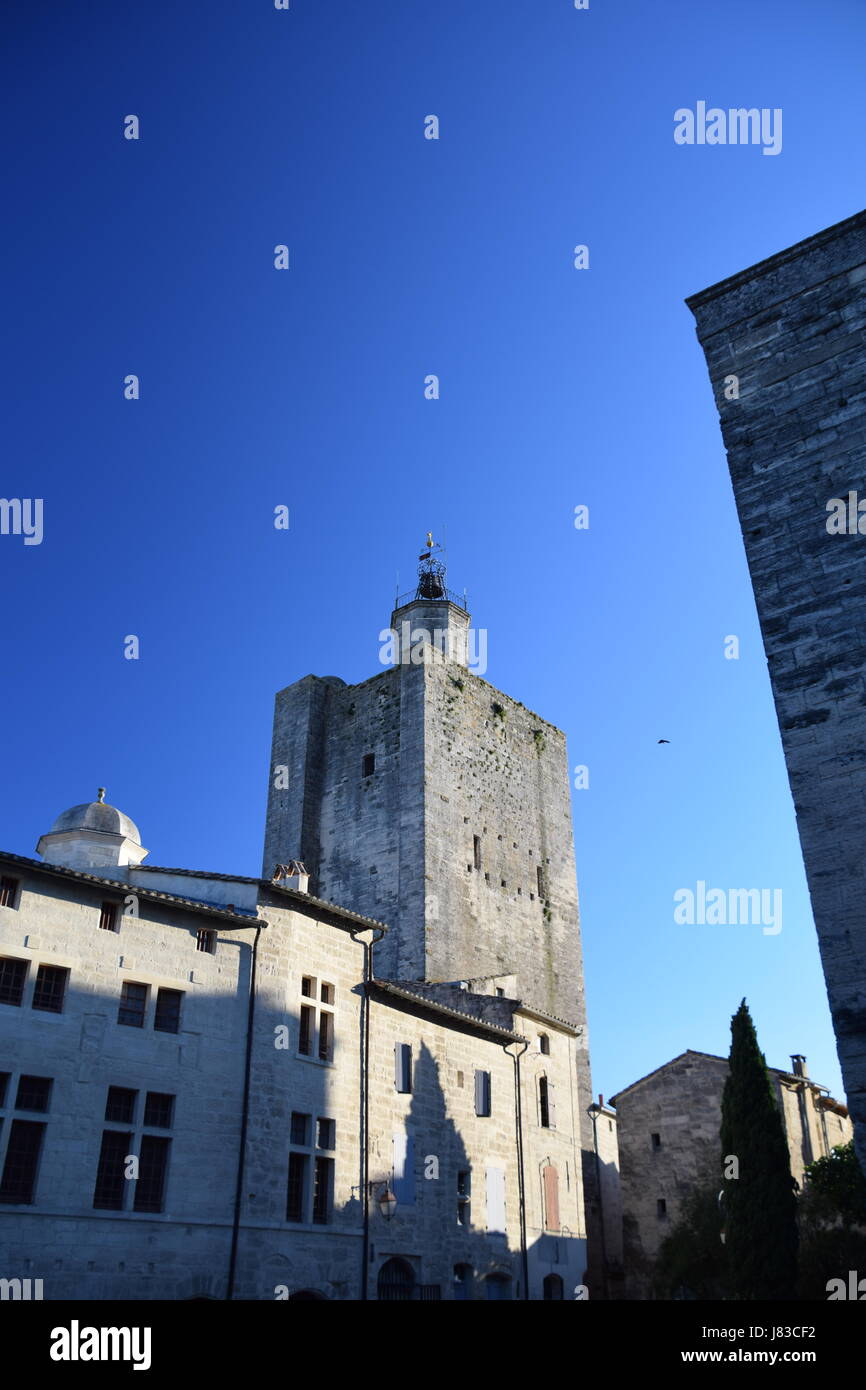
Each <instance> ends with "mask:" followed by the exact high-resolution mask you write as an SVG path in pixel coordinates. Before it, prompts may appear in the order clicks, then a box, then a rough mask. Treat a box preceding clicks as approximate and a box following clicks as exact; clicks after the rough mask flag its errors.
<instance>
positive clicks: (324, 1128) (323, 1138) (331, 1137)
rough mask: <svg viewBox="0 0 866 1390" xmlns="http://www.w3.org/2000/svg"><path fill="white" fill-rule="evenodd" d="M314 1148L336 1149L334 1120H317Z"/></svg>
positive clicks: (335, 1125) (335, 1123)
mask: <svg viewBox="0 0 866 1390" xmlns="http://www.w3.org/2000/svg"><path fill="white" fill-rule="evenodd" d="M316 1147H317V1148H319V1149H335V1148H336V1147H337V1122H336V1120H324V1119H320V1120H319V1126H318V1133H317V1135H316Z"/></svg>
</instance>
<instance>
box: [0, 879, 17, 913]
mask: <svg viewBox="0 0 866 1390" xmlns="http://www.w3.org/2000/svg"><path fill="white" fill-rule="evenodd" d="M19 882H20V880H19V879H17V878H7V876H6V875H5V874H3V876H2V877H0V907H14V906H15V904H16V901H17V898H18V885H19Z"/></svg>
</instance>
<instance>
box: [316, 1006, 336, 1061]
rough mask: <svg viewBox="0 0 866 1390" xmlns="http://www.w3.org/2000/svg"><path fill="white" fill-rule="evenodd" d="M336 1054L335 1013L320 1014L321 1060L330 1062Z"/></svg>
mask: <svg viewBox="0 0 866 1390" xmlns="http://www.w3.org/2000/svg"><path fill="white" fill-rule="evenodd" d="M333 1055H334V1015H333V1014H326V1013H325V1012H324V1010H323V1011H322V1012H321V1013H320V1014H319V1061H320V1062H330V1061H331V1059H332V1058H333Z"/></svg>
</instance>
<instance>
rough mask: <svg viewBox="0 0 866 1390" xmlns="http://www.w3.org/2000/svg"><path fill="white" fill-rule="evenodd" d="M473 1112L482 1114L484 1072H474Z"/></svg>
mask: <svg viewBox="0 0 866 1390" xmlns="http://www.w3.org/2000/svg"><path fill="white" fill-rule="evenodd" d="M475 1114H476V1115H483V1114H484V1072H483V1071H477V1072H476V1073H475Z"/></svg>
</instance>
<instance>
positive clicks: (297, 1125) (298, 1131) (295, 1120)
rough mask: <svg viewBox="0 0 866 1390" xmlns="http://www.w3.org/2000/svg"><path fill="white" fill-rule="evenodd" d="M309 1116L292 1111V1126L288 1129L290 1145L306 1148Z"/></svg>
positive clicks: (308, 1139) (308, 1140)
mask: <svg viewBox="0 0 866 1390" xmlns="http://www.w3.org/2000/svg"><path fill="white" fill-rule="evenodd" d="M311 1118H312V1117H311V1116H310V1115H302V1114H301V1112H300V1111H299V1110H293V1111H292V1124H291V1129H290V1132H289V1134H290V1141H291V1143H292V1144H301V1145H303V1146H304V1147H306V1145H307V1144H309V1142H310V1119H311Z"/></svg>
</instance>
